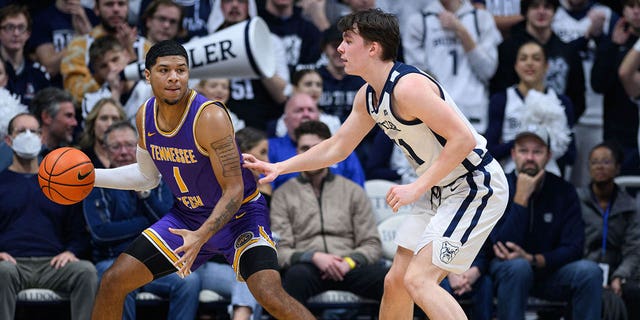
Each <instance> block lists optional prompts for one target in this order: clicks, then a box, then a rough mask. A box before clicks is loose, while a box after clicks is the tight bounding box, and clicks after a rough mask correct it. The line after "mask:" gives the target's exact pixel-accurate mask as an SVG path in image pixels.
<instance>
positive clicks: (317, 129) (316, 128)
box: [293, 120, 331, 141]
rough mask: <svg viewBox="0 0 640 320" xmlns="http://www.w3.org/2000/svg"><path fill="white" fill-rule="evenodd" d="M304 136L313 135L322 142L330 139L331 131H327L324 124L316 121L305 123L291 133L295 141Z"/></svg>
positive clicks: (327, 128)
mask: <svg viewBox="0 0 640 320" xmlns="http://www.w3.org/2000/svg"><path fill="white" fill-rule="evenodd" d="M305 134H315V135H317V136H318V137H320V139H322V140H327V139H329V138H331V130H329V127H328V126H327V125H326V124H324V122H321V121H316V120H309V121H305V122H303V123H301V124H300V125H299V126H298V127H297V128H296V129H295V130H294V131H293V135H294V136H295V137H296V141H298V140H300V137H302V136H303V135H305Z"/></svg>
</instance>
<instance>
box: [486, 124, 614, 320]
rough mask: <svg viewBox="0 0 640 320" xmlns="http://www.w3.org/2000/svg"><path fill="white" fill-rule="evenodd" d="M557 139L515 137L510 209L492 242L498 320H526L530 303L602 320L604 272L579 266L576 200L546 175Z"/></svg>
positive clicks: (534, 130) (539, 132) (530, 134)
mask: <svg viewBox="0 0 640 320" xmlns="http://www.w3.org/2000/svg"><path fill="white" fill-rule="evenodd" d="M554 138H555V137H554V136H553V135H552V134H550V132H549V131H548V130H547V128H546V127H544V126H532V127H525V128H523V131H521V132H520V133H519V134H518V135H516V137H515V143H514V146H513V148H512V151H511V156H512V158H513V161H514V162H515V164H516V170H515V171H513V172H511V173H509V174H508V175H507V180H508V181H509V190H510V192H509V193H510V202H509V205H508V206H507V210H506V212H505V213H504V216H503V217H502V219H501V221H500V222H499V223H498V225H497V226H496V228H495V229H494V230H493V232H492V235H491V236H490V239H492V243H493V251H494V254H495V256H496V258H494V259H492V260H491V262H490V266H489V273H490V275H491V277H492V280H493V283H494V285H495V286H496V288H497V289H496V292H497V298H498V301H500V303H498V306H497V308H498V313H497V314H498V318H499V319H524V312H525V308H526V305H527V298H528V297H529V295H532V296H535V297H539V298H543V299H546V300H553V301H570V304H571V307H572V308H571V309H572V319H586V320H588V319H600V315H601V307H602V303H601V295H602V272H601V271H600V269H599V268H598V265H597V264H596V263H595V262H593V261H589V260H580V258H581V257H582V253H583V248H584V229H583V228H584V222H583V220H582V214H581V211H580V202H579V199H578V195H577V194H576V190H575V188H574V187H573V186H572V185H571V184H570V183H568V182H566V181H565V180H562V179H561V178H560V177H558V176H556V175H554V174H552V173H549V172H546V171H545V169H544V167H545V165H546V164H547V162H548V161H549V160H550V159H551V151H550V148H549V146H550V143H551V142H550V141H551V140H550V139H554Z"/></svg>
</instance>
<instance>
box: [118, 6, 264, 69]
mask: <svg viewBox="0 0 640 320" xmlns="http://www.w3.org/2000/svg"><path fill="white" fill-rule="evenodd" d="M183 46H184V48H185V49H186V50H187V54H188V55H189V67H190V68H191V73H190V76H191V78H192V79H206V78H260V77H267V78H269V77H272V76H273V75H274V74H275V71H276V63H275V56H274V52H273V48H272V46H271V33H270V32H269V27H268V26H267V24H266V23H265V22H264V20H262V19H261V18H260V17H253V18H251V19H249V20H246V21H244V22H241V23H237V24H235V25H232V26H230V27H228V28H225V29H223V30H220V31H218V32H216V33H212V34H210V35H208V36H205V37H200V38H195V39H193V40H191V41H189V42H187V43H185V44H184V45H183ZM124 76H125V78H126V79H127V80H140V79H144V62H135V63H132V64H129V65H128V66H127V67H126V68H125V69H124Z"/></svg>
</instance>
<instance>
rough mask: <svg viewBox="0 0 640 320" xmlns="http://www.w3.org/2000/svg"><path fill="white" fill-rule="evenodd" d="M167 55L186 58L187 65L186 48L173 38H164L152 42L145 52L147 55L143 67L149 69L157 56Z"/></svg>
mask: <svg viewBox="0 0 640 320" xmlns="http://www.w3.org/2000/svg"><path fill="white" fill-rule="evenodd" d="M167 56H182V57H184V59H185V60H187V65H189V56H188V55H187V50H185V48H184V47H183V46H182V45H180V44H179V43H177V42H175V41H174V40H164V41H160V42H158V43H156V44H154V45H153V46H152V47H151V48H150V49H149V52H147V56H146V58H145V61H144V67H145V69H147V70H151V68H153V66H154V65H155V64H156V61H157V60H158V58H159V57H167Z"/></svg>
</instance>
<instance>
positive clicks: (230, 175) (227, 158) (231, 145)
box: [170, 104, 244, 275]
mask: <svg viewBox="0 0 640 320" xmlns="http://www.w3.org/2000/svg"><path fill="white" fill-rule="evenodd" d="M211 128H216V130H211ZM195 135H196V140H197V142H198V144H199V145H200V146H201V147H202V148H204V149H205V150H206V151H207V153H208V154H209V159H210V160H211V167H212V169H213V172H214V174H215V176H216V179H217V180H218V183H219V184H220V186H221V187H222V196H221V197H220V200H219V201H218V203H217V204H216V206H215V208H213V211H212V212H211V215H210V216H209V218H207V220H206V221H205V222H204V223H203V224H202V226H200V228H198V229H197V230H195V231H189V230H172V229H170V230H171V232H173V233H176V234H179V235H180V236H182V237H183V240H184V243H183V245H182V246H181V247H179V248H176V250H175V252H176V253H179V252H184V254H183V255H182V257H181V258H180V260H178V261H177V262H176V266H178V267H180V270H179V271H178V274H181V275H187V274H189V270H190V268H191V264H193V261H194V260H195V258H196V256H197V254H198V252H199V251H200V248H201V247H202V245H203V244H204V243H205V242H207V241H208V240H209V238H211V237H212V236H213V235H214V234H216V233H217V232H218V231H219V230H220V229H222V227H223V226H224V225H225V224H226V223H227V222H228V221H229V220H230V219H231V217H232V216H233V215H234V214H235V213H236V212H237V211H238V209H239V208H240V205H241V204H242V197H243V193H244V184H243V181H242V171H241V166H240V154H239V152H238V150H237V148H236V144H235V139H234V131H233V125H232V124H231V120H230V119H229V116H228V115H227V114H226V112H225V111H224V110H223V109H222V108H220V107H218V106H217V105H214V104H211V105H208V106H206V107H204V109H203V110H202V111H201V114H200V117H199V118H198V119H197V120H196V124H195Z"/></svg>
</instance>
